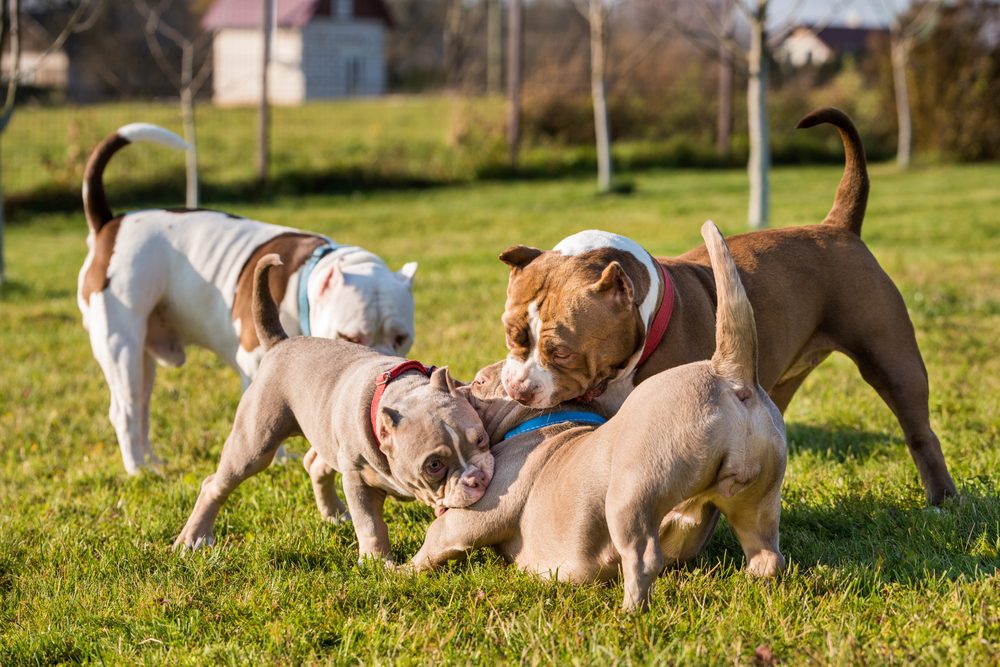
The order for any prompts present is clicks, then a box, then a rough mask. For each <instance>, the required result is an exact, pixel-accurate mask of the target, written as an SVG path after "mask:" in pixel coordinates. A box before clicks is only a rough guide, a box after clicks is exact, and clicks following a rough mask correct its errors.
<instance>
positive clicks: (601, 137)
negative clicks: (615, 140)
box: [590, 0, 611, 193]
mask: <svg viewBox="0 0 1000 667" xmlns="http://www.w3.org/2000/svg"><path fill="white" fill-rule="evenodd" d="M605 18H606V16H605V12H604V0H590V94H591V97H592V98H593V103H594V136H595V138H596V139H597V190H598V192H602V193H604V192H610V191H611V132H610V128H609V127H608V103H607V99H606V96H605V93H606V92H607V91H606V88H607V86H606V82H605V79H604V60H605V56H604V47H605V37H606V32H605V30H606V28H605Z"/></svg>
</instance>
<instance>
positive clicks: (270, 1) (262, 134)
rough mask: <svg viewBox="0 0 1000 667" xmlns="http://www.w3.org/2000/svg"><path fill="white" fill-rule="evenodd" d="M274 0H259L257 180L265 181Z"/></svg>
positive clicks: (269, 121) (268, 132)
mask: <svg viewBox="0 0 1000 667" xmlns="http://www.w3.org/2000/svg"><path fill="white" fill-rule="evenodd" d="M276 7H277V6H276V5H275V0H261V14H260V37H261V40H262V41H263V56H262V57H261V63H260V104H259V105H258V110H257V182H258V183H260V184H261V185H264V184H266V183H267V171H268V163H269V162H270V161H271V143H270V139H271V136H270V135H271V105H270V101H269V99H268V91H267V87H268V71H267V70H268V68H269V67H270V66H271V30H272V28H273V27H274V25H273V21H274V18H275V15H274V12H275V8H276Z"/></svg>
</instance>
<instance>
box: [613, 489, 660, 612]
mask: <svg viewBox="0 0 1000 667" xmlns="http://www.w3.org/2000/svg"><path fill="white" fill-rule="evenodd" d="M613 487H614V485H613V484H612V487H611V488H609V489H608V500H607V502H606V506H605V511H606V512H607V519H608V532H609V533H610V535H611V542H612V544H614V547H615V549H616V550H617V551H618V554H619V556H620V557H621V565H622V579H623V580H624V582H623V583H624V586H625V597H624V599H623V600H622V609H623V610H624V611H643V610H645V609H647V608H648V607H649V596H650V592H651V590H652V587H653V582H655V581H656V578H657V577H658V576H660V573H661V572H662V571H663V563H664V559H663V551H662V549H661V547H660V522H661V520H662V514H663V513H658V512H656V508H655V505H656V503H654V502H649V499H647V498H641V497H639V496H637V495H635V494H631V497H630V494H626V493H617V492H616V491H615V489H614V488H613Z"/></svg>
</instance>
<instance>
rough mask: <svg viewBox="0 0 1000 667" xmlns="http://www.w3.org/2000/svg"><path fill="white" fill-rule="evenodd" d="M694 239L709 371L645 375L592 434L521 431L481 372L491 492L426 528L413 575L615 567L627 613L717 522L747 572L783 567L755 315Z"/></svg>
mask: <svg viewBox="0 0 1000 667" xmlns="http://www.w3.org/2000/svg"><path fill="white" fill-rule="evenodd" d="M702 236H704V238H705V240H706V242H707V243H708V247H709V253H710V255H711V258H712V268H713V269H714V272H715V277H716V282H717V284H718V286H719V290H718V293H719V307H718V311H717V318H718V322H717V324H716V341H717V343H716V347H715V350H714V352H713V354H712V355H711V360H710V361H698V362H694V363H691V364H686V365H683V366H678V367H676V368H671V369H669V370H666V371H663V372H662V373H658V374H656V375H654V376H653V377H651V378H649V380H648V381H646V382H644V383H643V384H641V385H640V386H639V387H637V388H636V390H635V391H634V392H632V393H631V394H630V395H629V397H628V398H627V399H626V400H625V402H624V404H623V405H622V407H621V410H619V411H618V413H617V414H616V415H615V416H614V417H612V418H611V419H610V420H609V421H608V422H607V423H606V424H604V425H601V426H599V427H597V428H596V429H595V428H594V427H593V426H581V425H580V423H578V422H577V423H575V422H574V419H580V417H581V415H579V414H577V413H572V412H571V413H563V416H562V418H561V421H560V414H559V413H558V412H556V413H548V414H545V419H544V420H543V421H541V422H539V423H538V424H537V428H535V429H534V430H532V428H533V427H530V426H529V424H530V422H528V423H527V424H525V423H523V422H524V420H525V419H529V418H537V415H539V411H537V410H532V409H530V408H525V407H523V406H522V405H520V404H519V403H517V402H516V401H513V400H511V399H510V398H509V397H508V396H507V395H506V392H505V391H504V389H503V385H502V383H501V382H500V380H499V372H498V370H499V369H498V368H497V366H496V365H494V366H491V367H488V368H485V369H483V370H482V371H480V372H479V374H478V375H477V376H476V380H475V381H474V382H473V384H472V386H471V387H470V388H469V389H468V390H467V391H469V393H470V401H471V403H472V404H473V407H475V408H476V411H477V412H479V416H480V418H481V419H482V420H483V425H484V426H485V427H486V431H487V433H489V434H490V440H491V443H492V444H493V445H494V446H493V455H494V475H493V481H492V483H491V484H490V487H489V488H488V489H487V490H486V493H485V495H484V496H483V497H482V498H481V499H480V500H479V501H478V502H477V503H475V504H474V505H471V506H468V507H466V508H460V509H449V510H448V511H447V512H446V513H444V514H442V515H440V516H439V517H438V518H437V519H436V520H435V521H434V523H432V524H431V526H430V528H428V531H427V537H426V539H425V541H424V545H423V546H422V547H421V549H420V551H419V552H418V553H417V554H416V555H415V556H414V557H413V560H412V563H413V566H414V568H415V569H426V568H431V567H435V566H438V565H441V564H443V563H444V562H445V561H447V560H449V559H452V558H460V557H463V556H464V555H465V554H466V553H467V552H468V551H470V550H472V549H474V548H477V547H487V546H492V547H493V548H495V549H496V550H497V551H498V552H499V553H500V554H501V556H503V557H504V559H506V560H507V561H509V562H513V563H515V564H517V566H518V567H520V568H521V569H524V570H526V571H528V572H532V573H534V574H538V575H541V576H544V577H555V578H558V579H560V580H566V581H572V582H587V581H608V580H611V579H613V578H615V577H617V575H618V572H619V569H620V570H621V572H622V574H623V577H624V580H625V598H624V602H623V607H624V608H625V609H626V610H633V609H636V608H641V607H644V606H645V605H646V604H647V602H648V598H649V591H650V588H651V586H652V584H653V582H654V581H655V579H656V577H657V576H658V575H659V574H660V571H661V570H662V569H663V567H664V565H665V564H667V563H679V562H684V561H686V560H688V559H690V558H692V557H694V556H695V555H697V553H698V552H700V551H701V549H702V548H703V547H704V545H705V543H706V542H707V541H708V539H709V537H711V535H712V531H713V529H714V528H715V524H716V521H717V520H718V516H719V511H720V510H721V512H722V513H723V514H725V515H726V517H727V519H728V520H729V523H730V525H731V526H732V528H733V530H734V532H735V533H736V537H737V539H738V540H739V542H740V545H741V546H742V547H743V550H744V553H745V555H746V558H747V570H748V571H749V572H750V573H751V574H754V575H757V576H773V575H775V574H777V572H778V571H780V570H781V569H782V568H783V567H784V565H785V559H784V557H783V556H782V555H781V550H780V548H779V544H778V524H779V518H780V515H781V481H782V479H783V477H784V472H785V458H786V452H785V425H784V422H783V421H782V419H781V413H780V412H779V411H778V408H777V406H775V404H774V402H773V401H772V400H771V399H770V398H769V397H768V395H767V392H765V391H764V389H763V388H762V387H761V386H760V384H759V383H758V382H757V373H756V364H757V341H756V336H755V333H754V331H755V329H754V313H753V310H752V309H751V307H750V303H749V301H747V297H746V293H745V292H744V291H743V288H742V287H741V286H740V278H739V274H738V273H737V272H736V267H735V265H734V264H733V260H732V257H730V256H729V254H728V253H727V252H726V246H725V242H724V241H723V240H722V235H721V234H720V233H719V230H718V229H716V228H715V225H713V224H712V223H711V222H707V223H705V225H704V226H703V227H702ZM664 404H666V405H668V406H669V408H667V409H664ZM546 412H549V411H546ZM515 427H516V428H515ZM512 429H513V430H512ZM504 434H507V435H506V436H505V435H504Z"/></svg>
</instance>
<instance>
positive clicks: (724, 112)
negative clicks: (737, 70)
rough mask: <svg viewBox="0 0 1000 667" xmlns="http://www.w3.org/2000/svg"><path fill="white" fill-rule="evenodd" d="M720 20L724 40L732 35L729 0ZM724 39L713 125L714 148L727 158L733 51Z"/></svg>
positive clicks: (731, 108)
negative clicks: (717, 110) (716, 111)
mask: <svg viewBox="0 0 1000 667" xmlns="http://www.w3.org/2000/svg"><path fill="white" fill-rule="evenodd" d="M722 12H723V14H722V21H723V24H724V26H725V33H724V34H725V37H726V40H728V39H730V38H732V36H733V25H732V19H731V16H730V14H731V12H732V3H731V0H723V7H722ZM726 40H720V41H719V113H718V116H717V117H716V125H715V132H716V134H715V149H716V152H717V153H718V155H719V157H720V158H721V159H722V160H728V159H729V156H730V155H731V154H732V145H733V52H732V51H731V50H730V48H729V45H728V44H727V43H726Z"/></svg>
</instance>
